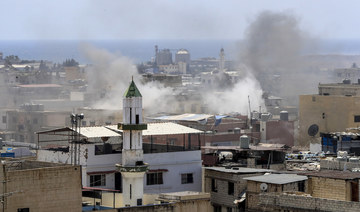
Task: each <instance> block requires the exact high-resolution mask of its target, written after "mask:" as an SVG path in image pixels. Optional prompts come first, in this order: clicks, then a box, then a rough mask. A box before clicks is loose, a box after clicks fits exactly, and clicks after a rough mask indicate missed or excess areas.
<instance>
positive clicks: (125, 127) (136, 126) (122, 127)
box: [118, 123, 147, 130]
mask: <svg viewBox="0 0 360 212" xmlns="http://www.w3.org/2000/svg"><path fill="white" fill-rule="evenodd" d="M118 129H119V130H146V129H147V124H123V123H119V124H118Z"/></svg>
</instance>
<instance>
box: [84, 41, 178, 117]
mask: <svg viewBox="0 0 360 212" xmlns="http://www.w3.org/2000/svg"><path fill="white" fill-rule="evenodd" d="M81 50H82V52H83V53H84V55H85V57H86V58H87V59H89V60H90V61H91V63H92V66H91V67H90V68H88V70H87V77H88V78H87V81H88V91H89V92H90V93H95V94H99V93H104V96H103V97H102V98H100V99H99V100H98V101H96V102H95V104H94V105H93V107H94V108H98V109H121V108H122V99H123V95H124V92H125V91H126V89H127V88H128V86H129V85H130V82H131V79H132V78H133V79H134V81H135V83H136V85H137V87H138V88H139V90H140V92H141V94H142V96H144V97H145V98H143V105H144V109H146V110H147V111H161V110H165V109H166V106H167V104H166V103H165V100H167V101H168V100H169V98H170V94H171V93H172V90H171V89H169V88H165V87H163V86H162V85H160V84H158V83H147V84H142V83H141V82H140V81H141V79H140V76H139V74H138V72H137V69H136V66H135V65H134V63H133V61H132V60H131V59H130V58H128V57H125V56H123V55H121V54H120V53H110V52H108V51H107V50H104V49H99V48H96V47H94V46H91V45H89V44H83V45H82V46H81Z"/></svg>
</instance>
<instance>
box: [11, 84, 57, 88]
mask: <svg viewBox="0 0 360 212" xmlns="http://www.w3.org/2000/svg"><path fill="white" fill-rule="evenodd" d="M17 87H20V88H61V87H62V86H61V85H58V84H26V85H17Z"/></svg>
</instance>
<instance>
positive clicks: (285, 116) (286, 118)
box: [280, 111, 289, 121]
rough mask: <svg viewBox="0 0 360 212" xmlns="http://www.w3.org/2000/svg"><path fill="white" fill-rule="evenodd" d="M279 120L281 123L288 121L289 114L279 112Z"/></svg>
mask: <svg viewBox="0 0 360 212" xmlns="http://www.w3.org/2000/svg"><path fill="white" fill-rule="evenodd" d="M280 120H281V121H289V112H287V111H280Z"/></svg>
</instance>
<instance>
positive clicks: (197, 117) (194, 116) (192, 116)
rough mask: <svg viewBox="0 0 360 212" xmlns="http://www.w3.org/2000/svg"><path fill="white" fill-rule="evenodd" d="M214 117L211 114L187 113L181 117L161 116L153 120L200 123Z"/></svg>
mask: <svg viewBox="0 0 360 212" xmlns="http://www.w3.org/2000/svg"><path fill="white" fill-rule="evenodd" d="M210 117H213V115H209V114H193V113H185V114H181V115H174V116H160V117H156V118H152V119H153V120H164V121H200V120H204V119H207V118H210Z"/></svg>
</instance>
